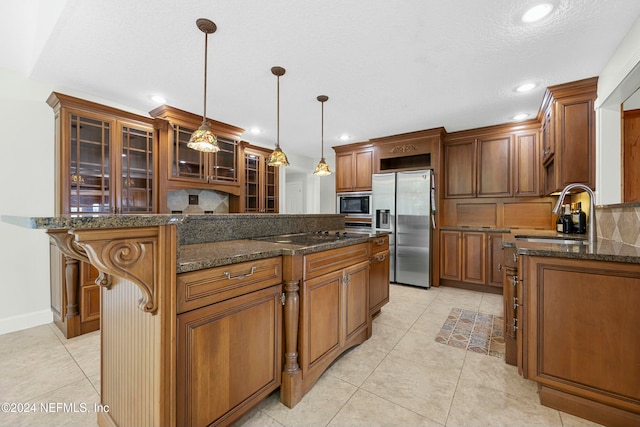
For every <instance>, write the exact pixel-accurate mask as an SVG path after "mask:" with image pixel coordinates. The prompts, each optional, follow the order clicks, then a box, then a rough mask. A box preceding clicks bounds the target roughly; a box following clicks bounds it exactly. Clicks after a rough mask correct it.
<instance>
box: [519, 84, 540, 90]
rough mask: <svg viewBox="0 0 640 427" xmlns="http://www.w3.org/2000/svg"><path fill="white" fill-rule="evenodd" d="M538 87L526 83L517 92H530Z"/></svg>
mask: <svg viewBox="0 0 640 427" xmlns="http://www.w3.org/2000/svg"><path fill="white" fill-rule="evenodd" d="M535 87H536V84H535V83H524V84H521V85H520V86H518V87H517V88H516V92H529V91H530V90H533V89H534V88H535Z"/></svg>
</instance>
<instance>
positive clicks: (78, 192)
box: [63, 113, 114, 213]
mask: <svg viewBox="0 0 640 427" xmlns="http://www.w3.org/2000/svg"><path fill="white" fill-rule="evenodd" d="M68 126H69V128H68V132H69V174H70V176H69V183H70V185H69V186H68V194H67V198H68V201H69V202H68V206H67V209H63V210H64V211H65V213H86V212H94V213H109V212H111V209H112V203H111V189H112V188H111V185H112V183H111V178H112V174H111V172H112V171H111V166H112V165H111V158H110V156H111V153H110V150H111V146H112V136H113V127H114V123H113V121H111V120H100V119H98V118H92V117H83V116H81V115H80V114H75V113H69V120H68Z"/></svg>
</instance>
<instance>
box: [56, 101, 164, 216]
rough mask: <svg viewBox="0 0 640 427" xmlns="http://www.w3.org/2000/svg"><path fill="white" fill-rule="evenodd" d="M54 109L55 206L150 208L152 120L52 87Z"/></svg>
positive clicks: (70, 209) (59, 210)
mask: <svg viewBox="0 0 640 427" xmlns="http://www.w3.org/2000/svg"><path fill="white" fill-rule="evenodd" d="M47 103H48V104H49V105H50V106H51V107H52V108H53V110H54V112H55V129H56V134H55V138H56V144H55V157H56V167H57V175H56V177H55V180H56V183H55V191H56V197H55V212H56V214H69V213H83V212H91V213H111V214H119V213H154V212H156V210H157V208H156V206H157V204H156V199H157V185H158V183H157V177H156V175H157V174H156V170H157V167H156V162H157V152H158V150H157V147H156V142H155V138H154V134H155V131H154V125H153V123H154V121H153V120H152V119H149V118H145V117H142V116H137V115H135V114H132V113H128V112H125V111H121V110H117V109H115V108H111V107H107V106H104V105H100V104H96V103H93V102H89V101H85V100H82V99H78V98H74V97H71V96H67V95H63V94H60V93H56V92H54V93H52V94H51V95H50V96H49V99H47Z"/></svg>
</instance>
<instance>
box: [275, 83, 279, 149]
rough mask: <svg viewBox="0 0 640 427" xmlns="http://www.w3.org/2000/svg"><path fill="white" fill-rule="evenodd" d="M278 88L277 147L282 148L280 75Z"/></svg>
mask: <svg viewBox="0 0 640 427" xmlns="http://www.w3.org/2000/svg"><path fill="white" fill-rule="evenodd" d="M277 88H278V89H277V90H278V96H277V99H278V101H277V108H276V110H277V111H278V117H277V120H276V125H277V127H278V131H277V136H276V148H280V76H278V86H277Z"/></svg>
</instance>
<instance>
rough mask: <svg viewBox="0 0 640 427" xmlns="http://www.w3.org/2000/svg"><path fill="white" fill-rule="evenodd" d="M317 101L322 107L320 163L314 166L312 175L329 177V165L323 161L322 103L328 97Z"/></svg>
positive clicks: (323, 96) (322, 97) (321, 97)
mask: <svg viewBox="0 0 640 427" xmlns="http://www.w3.org/2000/svg"><path fill="white" fill-rule="evenodd" d="M316 99H317V100H318V101H320V103H321V105H322V122H321V123H322V126H321V128H322V139H321V141H322V157H321V158H320V161H319V162H318V166H316V170H314V171H313V174H314V175H316V176H328V175H331V169H329V165H328V164H327V162H326V161H325V160H324V103H325V102H327V101H328V100H329V97H328V96H326V95H320V96H318V98H316Z"/></svg>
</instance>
